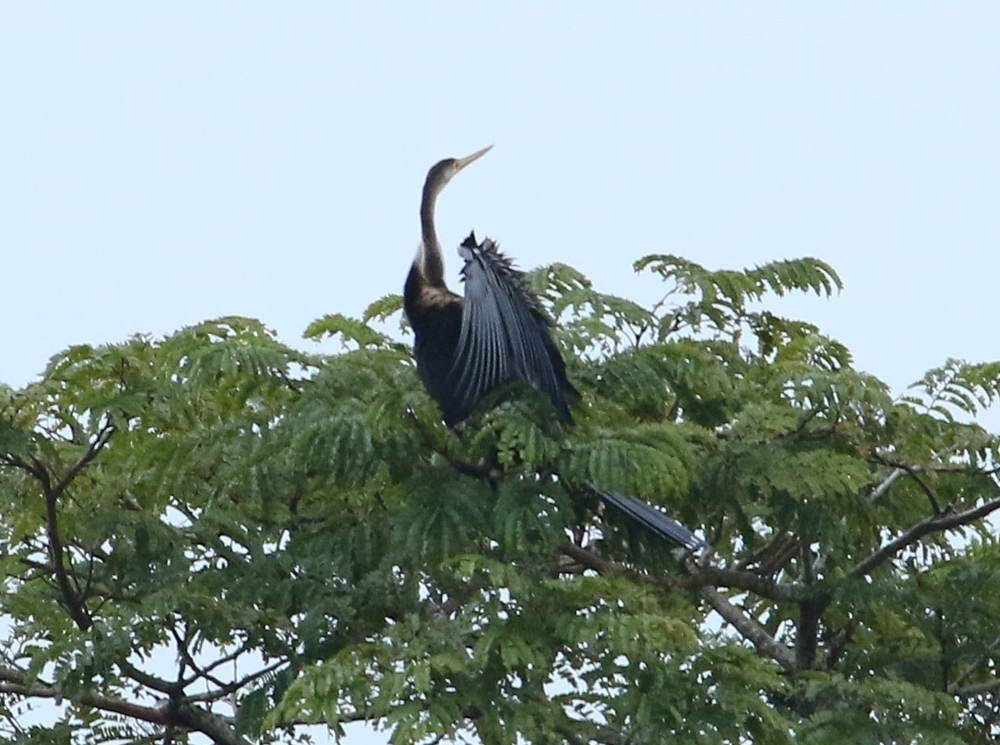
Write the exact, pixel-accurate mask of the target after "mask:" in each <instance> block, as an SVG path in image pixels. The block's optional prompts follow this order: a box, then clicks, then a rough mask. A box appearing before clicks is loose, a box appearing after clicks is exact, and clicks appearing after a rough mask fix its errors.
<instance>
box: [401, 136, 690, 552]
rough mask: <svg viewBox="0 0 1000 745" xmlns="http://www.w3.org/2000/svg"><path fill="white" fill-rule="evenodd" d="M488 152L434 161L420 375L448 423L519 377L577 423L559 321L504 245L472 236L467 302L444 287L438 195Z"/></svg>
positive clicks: (647, 512) (416, 284) (645, 520)
mask: <svg viewBox="0 0 1000 745" xmlns="http://www.w3.org/2000/svg"><path fill="white" fill-rule="evenodd" d="M489 149H490V148H484V149H483V150H480V151H478V152H476V153H473V154H472V155H470V156H468V157H466V158H457V159H456V158H448V159H446V160H442V161H440V162H439V163H436V164H435V165H434V166H433V167H432V168H431V169H430V171H429V172H428V174H427V179H426V181H425V182H424V190H423V197H422V199H421V202H420V226H421V243H420V248H419V250H418V251H417V256H416V258H414V260H413V265H412V266H411V267H410V272H409V274H408V275H407V277H406V284H405V287H404V290H403V307H404V310H405V312H406V317H407V319H408V320H409V322H410V326H411V327H412V328H413V334H414V343H413V356H414V359H415V360H416V362H417V370H418V372H419V373H420V378H421V380H422V381H423V383H424V386H425V387H426V388H427V391H428V393H430V395H431V397H432V398H433V399H434V400H435V401H437V403H438V405H439V406H440V407H441V412H442V414H443V415H444V420H445V423H446V424H448V426H450V427H454V426H455V425H457V424H459V423H460V422H462V421H464V420H465V419H467V418H468V417H469V416H470V415H471V414H472V413H473V411H474V409H475V408H476V406H477V404H479V403H480V402H481V401H482V400H483V398H484V397H485V396H487V395H488V394H489V393H491V392H492V391H494V390H495V389H497V388H499V387H500V386H503V385H505V384H508V383H514V382H519V381H520V382H524V383H528V384H530V385H532V386H534V387H535V388H536V389H538V390H539V391H541V392H542V393H544V394H545V395H546V396H548V398H549V400H550V401H551V402H552V406H553V409H554V411H555V413H556V414H557V415H558V417H559V418H560V419H561V420H562V421H564V422H566V423H570V422H572V416H571V415H570V410H569V404H570V403H571V402H574V401H576V400H577V399H578V398H579V393H578V392H577V390H576V389H575V388H574V387H573V385H572V384H571V383H570V382H569V379H568V378H567V377H566V365H565V362H564V361H563V358H562V355H561V354H560V352H559V348H558V347H557V346H556V343H555V341H554V339H553V338H552V329H553V324H552V321H551V320H550V319H549V317H548V315H547V314H546V313H545V310H544V309H543V308H542V305H541V303H540V302H539V300H538V298H537V296H535V295H534V293H532V292H531V290H530V288H529V287H528V285H527V282H526V280H525V277H524V275H523V274H522V273H521V272H520V271H518V270H517V269H515V268H514V266H513V264H512V263H511V261H510V259H508V258H507V257H506V256H504V255H503V254H502V253H500V250H499V249H498V248H497V245H496V243H494V242H493V241H491V240H490V239H489V238H487V239H485V240H483V241H482V243H478V242H477V241H476V238H475V235H474V234H470V235H469V237H468V238H466V239H465V241H463V242H462V244H461V246H460V247H459V254H460V255H461V257H462V258H463V259H464V260H465V266H464V267H463V268H462V280H463V282H464V283H465V296H464V297H462V296H459V295H456V294H455V293H454V292H452V291H451V290H449V289H448V287H447V285H446V284H445V281H444V257H443V256H442V253H441V245H440V243H439V241H438V238H437V231H436V229H435V226H434V207H435V204H436V201H437V196H438V194H439V193H440V192H441V189H443V188H444V186H445V185H446V184H447V183H448V181H450V180H451V178H452V176H454V175H455V174H456V173H458V172H459V171H460V170H462V169H463V168H465V167H466V166H467V165H469V164H470V163H472V162H473V161H475V160H478V159H479V158H480V157H482V156H483V155H484V154H485V153H486V152H487V151H488V150H489ZM596 491H597V493H598V494H600V496H601V498H602V499H603V500H604V501H605V503H606V504H609V505H611V506H612V507H614V508H615V509H616V510H618V511H619V512H621V513H622V514H624V515H626V516H628V517H629V518H630V519H631V520H633V521H635V522H636V523H639V524H640V525H643V526H645V527H646V528H648V529H650V530H652V531H654V532H655V533H657V534H658V535H660V536H661V537H663V538H666V539H668V540H670V541H672V542H674V543H676V544H678V545H680V546H683V547H685V548H694V547H696V546H697V545H699V541H698V539H697V538H695V536H694V535H693V534H692V533H691V531H690V530H688V529H687V528H685V527H684V526H683V525H681V524H680V523H678V522H677V521H676V520H674V519H673V518H670V517H669V516H667V515H665V514H663V513H662V512H660V511H659V510H657V509H655V508H654V507H651V506H650V505H648V504H646V503H645V502H642V501H641V500H639V499H636V498H635V497H630V496H627V495H620V494H612V493H608V492H602V491H601V490H596Z"/></svg>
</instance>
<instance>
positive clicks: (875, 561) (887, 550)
mask: <svg viewBox="0 0 1000 745" xmlns="http://www.w3.org/2000/svg"><path fill="white" fill-rule="evenodd" d="M998 509H1000V497H997V498H995V499H990V500H987V501H986V502H983V504H981V505H979V506H978V507H974V508H972V509H970V510H966V511H965V512H956V513H952V514H946V515H942V516H940V517H929V518H927V519H926V520H922V521H920V522H919V523H917V524H916V525H914V526H913V527H912V528H910V529H909V530H907V531H906V532H905V533H903V534H902V535H900V536H898V537H896V538H895V539H893V540H891V541H889V542H888V543H887V544H885V545H884V546H882V547H881V548H880V549H879V550H878V551H876V552H875V553H873V554H872V555H871V556H869V557H868V558H867V559H865V560H864V561H862V562H860V563H859V564H857V566H855V567H854V568H853V569H852V570H851V571H850V576H851V577H861V576H864V575H865V574H868V573H870V572H871V571H872V570H873V569H875V568H876V567H878V566H879V565H881V564H883V563H884V562H886V561H888V560H889V559H891V558H892V557H894V556H895V555H896V554H897V553H899V552H900V551H902V550H903V549H904V548H906V547H907V546H911V545H913V544H914V543H916V542H917V541H919V540H920V539H921V538H923V537H924V536H925V535H927V534H928V533H940V532H941V531H944V530H951V529H952V528H958V527H961V526H963V525H969V524H970V523H974V522H977V521H979V520H981V519H983V518H984V517H986V516H987V515H989V514H990V513H992V512H995V511H996V510H998Z"/></svg>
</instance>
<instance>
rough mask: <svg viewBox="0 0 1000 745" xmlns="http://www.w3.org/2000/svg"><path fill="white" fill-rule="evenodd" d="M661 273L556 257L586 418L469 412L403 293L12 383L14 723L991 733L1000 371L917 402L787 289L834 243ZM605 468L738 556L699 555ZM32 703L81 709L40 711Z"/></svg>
mask: <svg viewBox="0 0 1000 745" xmlns="http://www.w3.org/2000/svg"><path fill="white" fill-rule="evenodd" d="M636 269H637V270H646V271H650V272H653V273H655V274H657V275H659V276H660V277H662V278H663V279H664V281H665V282H666V285H667V286H666V290H665V295H664V297H663V299H662V300H661V301H660V302H658V303H655V304H654V305H652V306H650V307H644V306H643V305H642V304H640V303H637V302H634V301H632V300H628V299H625V298H620V297H616V296H612V295H607V294H603V293H601V292H599V291H598V290H597V289H595V288H594V286H593V285H592V284H591V282H590V281H589V280H588V279H587V278H586V277H584V276H583V275H581V274H580V273H579V272H577V271H575V270H574V269H572V268H571V267H568V266H566V265H561V264H557V265H553V266H550V267H545V268H542V269H539V270H537V271H535V272H533V273H531V274H530V275H529V281H530V282H531V285H532V287H533V289H534V290H535V291H536V292H538V293H539V295H540V296H541V297H543V298H544V301H545V303H546V304H547V306H548V308H549V310H550V311H551V313H552V314H553V316H554V317H556V318H557V319H558V322H559V327H560V333H559V342H560V344H561V345H562V346H563V348H564V350H565V353H566V356H567V363H568V367H569V373H570V376H571V378H572V379H573V381H574V383H575V384H576V385H577V386H578V387H579V388H580V390H581V393H582V396H583V400H582V402H581V404H580V405H579V406H578V407H577V408H576V410H575V411H574V416H575V418H576V420H577V422H576V425H575V427H573V428H567V427H564V426H563V425H561V424H560V423H558V422H557V421H555V418H554V417H553V416H552V412H551V410H550V409H549V405H548V403H547V402H546V401H545V400H544V398H543V397H541V396H538V395H536V394H535V393H533V392H532V391H530V390H526V389H525V388H523V387H516V386H515V387H512V388H510V389H508V390H505V391H501V392H498V393H497V394H496V395H495V396H492V397H491V399H490V401H489V402H487V404H486V405H484V406H483V407H482V410H481V411H480V412H478V413H477V414H476V416H474V417H473V418H472V419H471V420H470V421H469V422H467V423H465V424H464V425H462V426H460V427H459V428H457V429H456V430H455V431H451V430H448V429H447V428H445V427H444V425H443V424H442V423H441V421H440V413H439V412H438V410H437V408H436V406H435V405H434V403H433V402H432V401H431V400H430V399H429V398H428V396H427V395H426V394H425V393H424V391H423V388H422V386H421V384H420V381H419V378H418V376H417V374H416V371H415V369H414V367H413V363H412V360H411V358H410V355H409V349H408V348H407V346H406V345H403V344H400V343H398V342H397V341H396V340H395V339H394V338H393V337H392V336H391V335H389V334H388V333H387V332H386V331H385V329H384V325H385V324H386V323H387V322H391V321H393V319H394V318H397V317H398V316H399V315H400V310H401V299H400V298H399V296H397V295H389V296H386V297H383V298H381V299H379V300H377V301H376V302H374V303H373V304H372V305H370V306H369V307H368V309H367V310H365V312H364V313H363V314H362V317H361V318H360V319H356V318H350V317H347V316H344V315H341V314H331V315H327V316H324V317H323V318H321V319H319V320H317V321H316V322H314V323H312V324H310V326H309V328H308V329H307V330H306V333H305V336H306V337H308V338H310V339H316V340H319V339H322V338H325V337H335V338H337V339H339V340H340V342H341V345H342V348H343V349H342V351H341V352H340V353H337V354H331V355H317V354H307V353H303V352H300V351H298V350H295V349H292V348H290V347H288V346H286V345H284V344H282V343H281V342H279V341H278V340H277V338H276V337H275V335H274V334H273V333H272V332H271V331H270V330H269V329H267V328H266V327H265V326H264V325H262V324H261V323H260V322H258V321H254V320H252V319H246V318H238V317H229V318H221V319H217V320H214V321H208V322H205V323H203V324H199V325H197V326H193V327H190V328H186V329H182V330H181V331H179V332H177V333H176V334H173V335H171V336H168V337H166V338H163V339H154V338H149V337H143V336H137V337H133V338H132V339H129V340H128V341H126V342H124V343H121V344H109V345H104V346H97V347H92V346H87V345H80V346H75V347H71V348H70V349H68V350H66V351H64V352H62V353H60V354H58V355H56V356H55V357H54V358H53V359H52V361H51V362H50V364H49V366H48V368H47V369H46V371H45V373H44V374H43V375H42V376H41V378H40V379H39V380H37V381H35V382H33V383H31V384H30V385H28V386H26V387H25V388H23V389H21V390H12V389H10V388H9V387H6V386H0V565H2V569H3V572H4V576H5V578H6V579H5V581H4V583H3V584H2V585H0V613H2V617H3V622H4V623H3V625H0V629H2V631H0V633H3V634H4V635H5V636H4V643H3V644H2V645H0V724H3V723H5V728H4V727H3V726H0V735H2V737H3V738H4V739H5V741H19V742H38V743H43V742H44V743H71V742H74V743H75V742H128V741H144V738H145V741H152V740H156V741H170V740H171V738H173V741H175V742H184V741H187V740H186V738H188V737H190V738H191V740H192V741H194V738H195V737H197V736H201V737H206V736H207V737H208V738H210V739H212V740H214V741H215V742H222V743H242V742H246V741H247V740H250V741H253V742H273V741H293V740H296V739H297V738H299V737H301V736H303V735H302V730H301V726H302V724H304V723H309V722H312V723H319V724H323V725H326V726H327V727H329V728H330V730H331V731H332V732H334V733H342V732H344V731H345V730H344V727H345V726H346V725H347V724H348V723H350V722H353V721H359V720H371V721H377V722H380V723H381V726H383V727H385V728H387V729H389V730H391V732H392V740H393V742H395V743H399V744H400V745H405V744H407V743H423V742H435V741H440V739H441V738H455V737H464V738H466V739H467V740H470V739H471V741H479V742H483V743H486V744H487V745H494V744H496V745H500V744H504V743H511V744H513V743H517V742H532V743H559V742H569V743H610V744H613V745H620V744H622V743H632V744H634V745H644V744H646V743H650V744H657V745H658V744H659V743H689V742H704V743H720V744H722V743H726V744H735V743H743V742H748V741H752V742H761V743H792V742H801V743H810V744H816V745H819V744H821V743H833V742H858V743H882V742H928V743H930V742H934V743H986V742H990V741H993V739H994V738H995V736H996V734H997V726H998V725H997V722H998V721H1000V700H998V698H997V695H998V691H1000V681H998V679H997V677H996V672H997V669H998V668H997V666H998V664H1000V600H998V597H1000V595H998V594H997V593H994V592H990V591H988V590H987V589H984V588H991V587H995V586H997V585H998V583H1000V551H998V544H997V542H996V531H995V530H994V529H993V528H992V527H991V526H990V523H989V522H988V517H989V514H990V513H991V512H992V510H993V509H994V508H995V507H997V506H1000V502H998V501H996V500H997V499H998V496H1000V487H998V484H997V482H996V478H995V474H994V470H993V469H995V468H996V467H997V462H998V447H1000V443H998V439H997V437H996V435H994V434H992V433H990V432H989V431H988V430H987V429H985V428H984V427H983V426H982V425H981V424H979V423H977V422H976V421H975V417H977V416H979V415H980V414H981V413H982V412H983V410H984V409H985V408H986V407H988V406H990V405H992V404H993V403H995V402H996V400H997V398H998V397H1000V363H989V364H969V363H965V362H959V361H955V360H949V361H948V362H946V363H945V365H944V366H943V367H941V368H939V369H935V370H932V371H930V372H928V373H927V375H925V376H924V377H923V378H922V379H921V380H920V381H918V382H917V383H915V384H914V386H913V387H911V388H910V389H909V391H908V392H907V393H906V395H904V396H901V397H899V398H897V399H894V398H892V396H891V395H890V394H889V392H888V390H887V388H886V386H885V385H884V384H883V383H881V382H880V381H879V380H877V379H876V378H874V377H872V376H870V375H867V374H865V373H863V372H860V371H858V370H856V369H854V367H853V362H852V359H851V356H850V354H849V352H848V350H847V349H846V348H845V347H844V346H843V345H842V344H840V343H838V342H837V341H836V340H833V339H830V338H828V337H826V336H824V335H823V334H822V333H821V332H820V330H819V329H817V328H816V327H815V326H813V325H811V324H809V323H806V322H802V321H797V320H793V319H787V318H783V317H781V316H779V315H777V314H775V313H774V312H772V311H771V310H769V309H765V308H764V307H763V305H764V303H765V302H766V301H767V300H768V299H769V296H773V295H778V296H780V295H784V294H785V293H788V292H792V291H802V292H813V293H816V294H817V295H822V296H829V295H831V294H833V293H834V292H835V291H837V290H839V289H840V288H841V283H840V280H839V278H838V277H837V275H836V273H835V272H834V271H833V270H832V269H831V268H830V267H829V266H828V265H826V264H825V263H823V262H821V261H818V260H815V259H803V260H796V261H781V262H774V263H771V264H766V265H764V266H761V267H756V268H753V269H748V270H743V271H711V270H709V269H706V268H705V267H702V266H699V265H697V264H694V263H692V262H690V261H687V260H684V259H681V258H678V257H674V256H649V257H646V258H644V259H642V260H640V261H639V262H637V263H636ZM375 323H377V324H379V327H378V328H376V327H375V326H373V325H372V324H375ZM401 325H402V323H401ZM601 489H605V490H615V491H620V492H623V493H627V494H631V495H634V496H637V497H640V498H643V499H645V500H646V501H648V502H650V503H652V504H655V505H661V506H663V507H665V508H667V509H669V510H670V511H671V512H672V513H673V514H675V515H676V516H677V517H678V518H679V519H682V520H684V521H685V522H686V523H688V524H689V525H691V526H692V527H696V528H697V529H698V530H699V531H700V533H701V535H703V536H704V537H705V539H706V540H707V541H708V543H709V544H710V546H711V551H710V552H709V553H705V554H703V555H701V556H694V557H693V556H678V555H675V554H673V553H671V552H670V550H669V547H665V546H663V545H662V544H661V543H659V542H657V540H656V539H655V537H653V536H649V535H646V534H644V533H643V532H642V531H641V530H638V529H635V528H634V527H631V526H629V524H628V522H627V521H626V520H625V519H623V518H622V516H620V515H614V514H611V513H609V512H603V511H602V508H601V507H600V500H599V499H598V495H597V493H596V491H597V490H601ZM893 540H894V541H895V542H894V543H892V544H890V541H893ZM720 619H721V620H720ZM154 656H155V657H156V658H157V659H160V660H167V662H160V663H158V664H153V663H152V662H151V660H152V659H153V657H154ZM164 666H166V667H164ZM35 699H51V700H60V701H62V702H63V703H65V704H66V708H65V713H64V714H61V715H58V716H56V715H53V722H54V723H51V724H50V725H46V726H33V727H27V726H24V725H22V724H19V716H20V712H21V711H22V707H23V706H24V705H25V702H28V701H33V700H35ZM130 707H131V708H130ZM165 722H167V724H165Z"/></svg>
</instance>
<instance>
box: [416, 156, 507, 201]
mask: <svg viewBox="0 0 1000 745" xmlns="http://www.w3.org/2000/svg"><path fill="white" fill-rule="evenodd" d="M492 147H493V146H492V145H488V146H486V147H484V148H483V149H482V150H477V151H476V152H474V153H473V154H472V155H467V156H465V157H464V158H445V159H444V160H441V161H438V162H437V163H435V164H434V165H433V166H431V170H430V171H428V172H427V181H426V182H425V183H424V189H426V190H429V191H431V192H432V193H434V194H437V193H438V192H439V191H441V189H443V188H444V187H445V184H447V183H448V182H449V181H451V179H452V178H453V177H454V176H455V174H456V173H458V172H459V171H461V170H462V169H463V168H465V167H466V166H467V165H469V164H470V163H474V162H475V161H477V160H479V159H480V158H482V157H483V156H484V155H486V153H488V152H489V151H490V149H491V148H492Z"/></svg>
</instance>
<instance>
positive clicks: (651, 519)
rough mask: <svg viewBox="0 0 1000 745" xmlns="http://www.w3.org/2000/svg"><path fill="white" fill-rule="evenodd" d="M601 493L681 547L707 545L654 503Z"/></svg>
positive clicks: (692, 548)
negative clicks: (653, 504)
mask: <svg viewBox="0 0 1000 745" xmlns="http://www.w3.org/2000/svg"><path fill="white" fill-rule="evenodd" d="M599 494H600V495H601V499H603V500H604V502H605V504H609V505H611V506H612V507H614V508H615V509H616V510H618V511H619V512H622V513H624V514H625V515H628V517H630V518H631V519H632V520H633V521H635V522H637V523H639V524H640V525H642V526H644V527H646V528H648V529H649V530H651V531H653V532H654V533H656V534H657V535H658V536H660V537H661V538H665V539H666V540H668V541H670V542H671V543H675V544H677V545H678V546H680V547H681V548H685V549H688V550H689V551H694V550H696V549H698V548H701V547H702V546H704V545H705V542H704V541H702V540H701V539H700V538H698V536H696V535H695V534H694V533H692V532H691V531H690V530H689V529H688V528H687V527H685V526H684V525H682V524H681V523H679V522H677V521H676V520H674V519H673V518H672V517H669V516H668V515H667V514H666V513H664V512H661V511H660V510H658V509H656V508H655V507H653V506H652V505H648V504H646V503H645V502H643V501H642V500H641V499H636V498H635V497H629V496H627V495H625V494H614V493H612V492H604V491H602V492H599Z"/></svg>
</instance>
